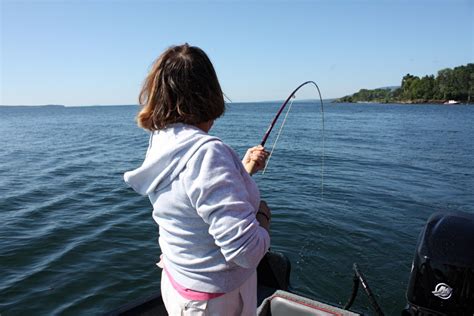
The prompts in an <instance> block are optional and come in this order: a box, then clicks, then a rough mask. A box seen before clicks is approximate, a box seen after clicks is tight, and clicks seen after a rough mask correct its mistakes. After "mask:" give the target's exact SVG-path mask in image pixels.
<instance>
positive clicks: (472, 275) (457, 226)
mask: <svg viewBox="0 0 474 316" xmlns="http://www.w3.org/2000/svg"><path fill="white" fill-rule="evenodd" d="M407 300H408V307H407V309H406V310H405V311H404V313H403V314H405V315H470V316H472V315H474V214H468V213H464V212H455V213H435V214H433V215H432V216H431V217H430V218H429V219H428V222H427V224H426V226H425V228H424V230H423V231H422V232H421V234H420V237H419V240H418V245H417V248H416V252H415V258H414V260H413V266H412V271H411V275H410V281H409V285H408V291H407Z"/></svg>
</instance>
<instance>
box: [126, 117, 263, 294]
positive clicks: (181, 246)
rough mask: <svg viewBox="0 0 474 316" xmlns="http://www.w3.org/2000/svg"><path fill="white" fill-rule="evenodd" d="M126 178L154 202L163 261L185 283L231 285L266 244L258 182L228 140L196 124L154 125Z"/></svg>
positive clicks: (219, 289)
mask: <svg viewBox="0 0 474 316" xmlns="http://www.w3.org/2000/svg"><path fill="white" fill-rule="evenodd" d="M124 179H125V182H127V183H128V184H129V185H130V186H131V187H132V188H133V189H134V190H135V191H136V192H138V193H140V194H142V195H148V197H149V199H150V201H151V203H152V204H153V218H154V220H155V221H156V222H157V224H158V225H159V231H160V238H159V243H160V248H161V251H162V252H163V255H164V256H163V262H164V265H165V267H166V269H167V271H168V272H169V273H170V274H171V275H172V277H173V279H174V280H175V281H176V282H177V283H178V284H180V285H181V286H184V287H186V288H189V289H192V290H195V291H201V292H208V293H227V292H230V291H232V290H234V289H236V288H238V287H239V286H240V285H241V284H243V283H244V282H245V281H246V280H247V279H248V277H250V275H251V274H252V273H253V272H254V271H255V268H256V267H257V265H258V263H259V261H260V259H261V258H262V257H263V255H264V254H265V253H266V252H267V251H268V248H269V246H270V236H269V235H268V232H267V231H266V230H265V229H264V228H263V227H261V226H260V225H259V223H258V222H257V220H256V218H255V214H256V212H257V210H258V206H259V203H260V194H259V191H258V188H257V186H256V184H255V182H254V181H253V179H252V178H251V177H250V176H249V175H248V173H247V172H246V171H245V169H244V167H243V165H242V162H241V161H240V159H239V157H238V156H237V154H236V153H235V152H234V151H233V150H232V149H231V148H230V147H228V146H227V145H225V144H224V143H223V142H222V141H221V140H220V139H218V138H216V137H213V136H210V135H208V134H207V133H205V132H204V131H202V130H200V129H199V128H197V127H194V126H191V125H186V124H181V123H178V124H172V125H170V126H169V127H167V128H165V129H163V130H160V131H157V132H154V133H153V134H152V137H151V138H150V146H149V148H148V151H147V155H146V158H145V161H144V162H143V164H142V166H141V167H139V168H138V169H135V170H133V171H129V172H126V173H125V175H124Z"/></svg>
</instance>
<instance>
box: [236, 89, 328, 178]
mask: <svg viewBox="0 0 474 316" xmlns="http://www.w3.org/2000/svg"><path fill="white" fill-rule="evenodd" d="M307 84H313V85H314V86H315V87H316V89H317V90H318V94H319V100H320V103H321V118H322V131H323V150H324V105H323V98H322V97H321V91H320V90H319V87H318V85H317V84H316V82H314V81H311V80H310V81H306V82H303V83H302V84H300V85H299V86H298V87H297V88H296V89H295V90H293V92H291V93H290V95H289V96H288V98H286V100H285V102H283V104H282V105H281V106H280V109H279V110H278V112H277V113H276V115H275V117H274V118H273V120H272V122H271V123H270V125H269V126H268V129H267V131H266V132H265V135H264V136H263V138H262V141H261V142H260V145H261V146H262V147H265V143H266V142H267V139H268V137H269V136H270V133H271V132H272V130H273V127H274V126H275V124H276V122H277V121H278V118H279V117H280V115H281V113H282V112H283V110H284V109H285V107H286V105H287V104H288V102H289V101H290V100H291V99H292V98H293V97H295V94H296V92H298V90H299V89H301V88H302V87H303V86H305V85H307ZM290 108H291V107H290ZM289 110H290V109H288V111H289ZM287 115H288V112H287ZM285 119H286V117H285ZM283 124H284V122H283ZM283 124H282V127H283ZM281 130H282V128H280V132H281ZM275 144H276V141H275V143H274V145H275ZM272 152H273V150H272ZM323 161H324V153H323V155H322V165H323ZM245 170H247V172H248V173H249V174H253V173H254V172H255V162H254V161H250V163H248V164H247V165H245ZM321 175H322V170H321ZM321 179H322V178H321Z"/></svg>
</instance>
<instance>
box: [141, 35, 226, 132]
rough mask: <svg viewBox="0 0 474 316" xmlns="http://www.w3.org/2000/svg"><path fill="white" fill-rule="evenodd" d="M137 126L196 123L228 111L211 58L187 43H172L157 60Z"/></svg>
mask: <svg viewBox="0 0 474 316" xmlns="http://www.w3.org/2000/svg"><path fill="white" fill-rule="evenodd" d="M138 100H139V103H140V105H141V106H142V109H141V110H140V112H139V113H138V115H137V122H138V125H139V126H140V127H142V128H144V129H147V130H150V131H155V130H159V129H163V128H165V127H166V126H167V125H169V124H172V123H186V124H191V125H196V124H199V123H203V122H207V121H209V120H215V119H217V118H218V117H220V116H221V115H222V114H223V113H224V110H225V104H224V97H223V93H222V90H221V87H220V85H219V81H218V80H217V75H216V72H215V70H214V67H213V66H212V63H211V61H210V60H209V57H207V55H206V53H204V51H203V50H202V49H200V48H198V47H195V46H189V45H188V44H187V43H186V44H184V45H179V46H172V47H170V48H168V49H167V50H166V51H164V52H163V53H162V54H161V56H160V57H158V59H157V60H156V61H155V62H154V64H153V66H152V68H151V70H150V73H149V74H148V76H147V77H146V79H145V82H144V84H143V88H142V90H141V92H140V95H139V98H138Z"/></svg>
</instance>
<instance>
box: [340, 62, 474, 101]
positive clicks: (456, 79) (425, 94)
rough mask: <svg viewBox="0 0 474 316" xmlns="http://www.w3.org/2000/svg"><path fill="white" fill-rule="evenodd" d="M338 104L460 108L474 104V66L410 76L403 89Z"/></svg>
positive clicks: (371, 92)
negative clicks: (424, 105) (422, 105)
mask: <svg viewBox="0 0 474 316" xmlns="http://www.w3.org/2000/svg"><path fill="white" fill-rule="evenodd" d="M334 102H335V103H403V104H422V103H440V104H457V103H473V102H474V64H472V63H469V64H467V65H465V66H458V67H455V68H453V69H451V68H446V69H442V70H440V71H438V75H437V76H436V77H435V76H434V75H426V76H424V77H422V78H420V77H417V76H413V75H411V74H407V75H405V76H404V77H403V79H402V82H401V86H400V87H386V88H378V89H373V90H369V89H361V90H359V92H357V93H354V94H352V95H348V96H345V97H342V98H339V99H336V100H335V101H334Z"/></svg>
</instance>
